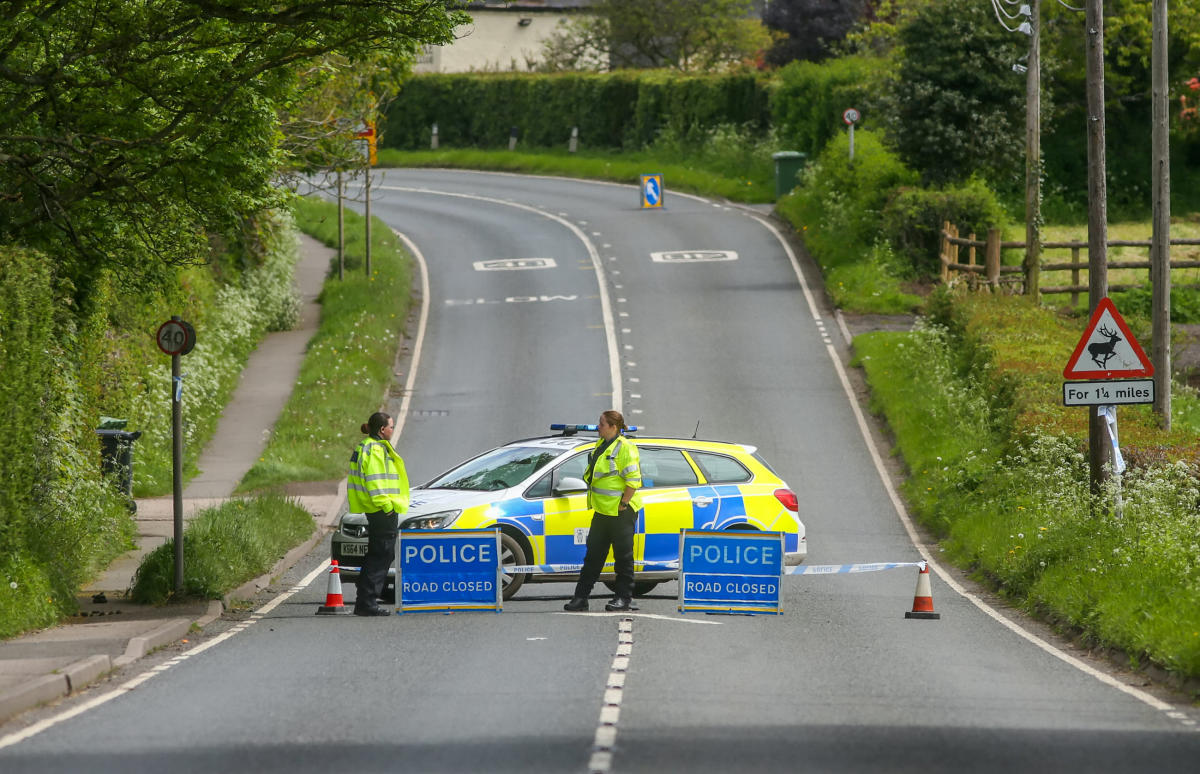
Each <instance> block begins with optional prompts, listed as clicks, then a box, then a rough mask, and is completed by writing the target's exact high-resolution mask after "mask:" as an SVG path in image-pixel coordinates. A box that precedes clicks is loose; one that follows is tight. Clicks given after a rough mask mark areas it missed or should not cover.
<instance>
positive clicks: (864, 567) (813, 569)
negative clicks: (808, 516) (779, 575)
mask: <svg viewBox="0 0 1200 774" xmlns="http://www.w3.org/2000/svg"><path fill="white" fill-rule="evenodd" d="M636 564H638V565H639V566H640V567H641V568H642V569H643V570H652V571H653V570H678V569H679V562H661V563H653V564H652V563H650V562H637V563H636ZM898 567H919V568H921V569H922V570H924V569H925V560H921V561H919V562H874V563H871V564H810V565H796V566H794V567H785V568H784V569H783V573H784V575H842V574H845V573H858V572H880V571H881V570H895V569H896V568H898ZM502 569H503V570H504V573H505V574H506V575H539V574H548V573H556V572H579V571H580V570H582V569H583V565H582V564H517V565H512V566H509V567H504V568H502Z"/></svg>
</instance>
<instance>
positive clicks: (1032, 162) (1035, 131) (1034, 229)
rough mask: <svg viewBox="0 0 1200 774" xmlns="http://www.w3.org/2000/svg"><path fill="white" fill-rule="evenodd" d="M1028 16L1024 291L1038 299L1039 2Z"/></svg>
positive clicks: (1040, 36)
mask: <svg viewBox="0 0 1200 774" xmlns="http://www.w3.org/2000/svg"><path fill="white" fill-rule="evenodd" d="M1030 7H1031V8H1032V9H1033V10H1032V14H1031V16H1030V17H1029V26H1030V28H1031V29H1032V32H1031V33H1030V35H1029V61H1028V62H1027V63H1026V65H1027V67H1028V69H1027V70H1026V71H1025V283H1026V284H1025V293H1026V294H1028V295H1029V297H1030V298H1032V299H1033V300H1034V301H1035V302H1036V301H1037V300H1038V293H1039V283H1040V274H1041V263H1042V61H1041V60H1042V54H1041V48H1042V43H1041V38H1042V11H1041V8H1042V3H1041V0H1033V2H1032V3H1031V4H1030Z"/></svg>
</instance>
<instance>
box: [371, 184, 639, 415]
mask: <svg viewBox="0 0 1200 774" xmlns="http://www.w3.org/2000/svg"><path fill="white" fill-rule="evenodd" d="M567 179H569V178H567ZM376 190H386V191H402V192H406V193H419V194H432V195H435V196H451V197H455V198H459V199H471V200H474V201H481V202H489V203H491V204H499V205H501V206H504V207H513V208H515V209H518V210H524V211H526V212H531V213H533V214H534V215H540V216H542V217H543V218H548V219H550V220H552V221H554V222H555V223H558V224H559V225H561V226H563V227H564V228H566V229H568V230H569V231H570V232H571V233H573V234H574V235H575V236H576V237H577V238H578V239H579V241H581V242H583V244H584V247H585V248H586V249H587V252H588V257H589V258H590V259H591V261H592V268H593V269H595V271H596V284H597V286H598V287H599V289H600V312H601V314H602V316H603V318H604V337H605V339H606V340H607V344H608V368H609V378H610V380H611V381H612V401H611V408H613V409H615V410H616V411H621V410H622V408H621V398H622V394H621V361H620V357H619V356H618V353H617V333H616V324H615V323H614V317H613V313H612V305H611V303H610V301H609V297H608V282H607V279H606V276H605V273H604V265H603V264H602V263H601V261H600V252H599V251H598V250H597V249H596V246H595V245H594V244H592V240H590V239H588V236H587V234H585V233H583V231H582V230H581V229H580V228H579V227H578V226H576V225H575V224H574V223H571V222H570V221H569V220H566V219H565V218H561V217H559V216H558V215H555V214H553V213H549V212H546V211H545V210H539V209H538V208H537V207H531V206H530V205H528V204H521V203H519V202H508V201H504V200H503V199H493V198H491V197H488V196H479V195H477V194H464V193H454V192H451V191H435V190H433V189H430V188H409V187H406V186H398V185H380V186H376ZM405 242H406V244H408V240H405ZM412 370H414V371H415V369H412Z"/></svg>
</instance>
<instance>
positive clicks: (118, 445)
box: [96, 417, 142, 510]
mask: <svg viewBox="0 0 1200 774" xmlns="http://www.w3.org/2000/svg"><path fill="white" fill-rule="evenodd" d="M124 428H125V420H124V419H110V418H107V417H106V418H104V419H103V421H102V422H101V424H100V428H99V429H97V430H96V435H97V436H99V437H100V470H101V472H103V473H104V475H105V476H111V477H113V480H114V481H116V484H117V490H118V491H119V492H121V494H123V495H125V496H126V497H127V498H129V505H130V509H131V510H135V509H136V507H137V506H136V505H134V503H133V442H134V441H136V440H137V439H139V438H141V437H142V433H141V431H140V430H139V431H137V432H132V433H131V432H128V431H126V430H125V429H124Z"/></svg>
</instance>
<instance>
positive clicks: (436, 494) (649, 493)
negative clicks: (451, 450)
mask: <svg viewBox="0 0 1200 774" xmlns="http://www.w3.org/2000/svg"><path fill="white" fill-rule="evenodd" d="M551 427H552V429H555V430H560V431H562V432H561V434H559V435H554V436H546V437H541V438H530V439H525V440H521V441H514V442H512V443H510V444H506V445H504V446H500V447H498V448H495V449H492V450H491V451H488V452H485V453H484V454H481V455H479V456H478V457H474V458H472V459H470V460H468V461H466V462H464V463H462V464H461V465H459V466H457V467H455V468H453V469H452V470H450V471H448V472H446V473H444V474H442V475H441V476H438V477H437V478H435V479H434V480H432V481H430V482H428V483H426V484H423V485H421V486H419V487H415V488H413V490H412V494H411V502H410V504H409V511H408V513H407V514H405V517H404V519H403V520H402V522H401V529H489V528H493V527H499V528H500V530H501V543H502V562H503V564H505V565H509V566H517V565H577V564H581V563H582V562H583V557H584V553H585V552H586V549H587V532H588V527H589V525H590V523H591V515H592V510H591V508H589V507H588V497H587V484H585V483H584V474H585V472H586V470H587V455H588V452H589V451H591V449H592V448H594V446H595V443H596V438H595V436H592V437H590V438H589V437H580V436H579V435H578V434H579V433H581V432H595V429H596V428H595V425H552V426H551ZM635 429H636V428H630V430H629V432H632V431H634V430H635ZM636 443H637V449H638V451H639V453H640V455H639V456H640V471H641V477H642V487H641V488H640V489H639V490H638V499H639V500H640V503H636V504H635V505H636V506H637V509H638V520H637V532H636V535H635V537H634V560H635V562H636V568H637V573H636V576H635V593H638V594H645V593H646V592H648V591H649V590H650V589H651V588H653V587H654V586H655V585H656V584H658V583H659V582H661V581H664V580H671V579H674V578H676V577H677V576H678V561H679V532H680V530H682V529H704V530H761V531H764V532H782V533H784V547H785V557H784V561H785V563H786V564H788V565H798V564H800V563H801V562H803V561H804V558H805V556H806V554H807V549H808V547H807V542H806V538H805V531H804V523H803V522H802V521H801V520H800V517H799V514H798V502H797V498H796V495H795V493H794V492H793V491H792V490H791V489H789V488H788V486H787V484H786V483H785V482H784V481H783V480H782V479H780V478H779V477H778V476H777V475H776V474H775V473H774V472H773V471H772V470H771V468H770V467H769V466H768V465H767V464H766V463H765V462H764V461H763V460H762V459H761V458H760V457H759V455H758V454H757V452H756V450H755V448H754V447H753V446H747V445H744V444H738V443H726V442H721V441H700V440H695V439H680V438H666V437H653V436H649V437H644V436H638V437H637V438H636ZM366 542H367V541H366V518H365V517H364V516H362V515H360V514H354V513H349V514H347V515H345V516H344V517H343V518H342V521H341V524H340V525H339V529H338V531H337V532H336V533H335V534H334V537H333V546H332V552H333V558H334V559H336V560H337V561H338V563H339V565H340V566H341V572H342V575H343V576H349V577H353V576H354V575H355V569H354V568H356V567H357V566H358V565H359V564H360V563H361V557H362V556H363V555H364V554H365V550H366ZM609 561H610V563H609V564H608V565H606V573H605V574H604V575H602V576H601V580H606V581H611V580H612V577H613V576H612V574H611V569H612V568H611V556H610V557H609ZM575 579H576V576H575V575H574V574H571V573H565V572H564V573H537V574H524V575H522V574H516V575H510V574H505V575H504V581H505V584H506V585H505V589H504V598H505V599H508V598H510V597H511V596H512V595H513V594H515V593H516V592H517V590H518V589H519V588H520V587H521V586H522V585H523V584H524V583H529V582H548V581H572V582H573V581H574V580H575Z"/></svg>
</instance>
